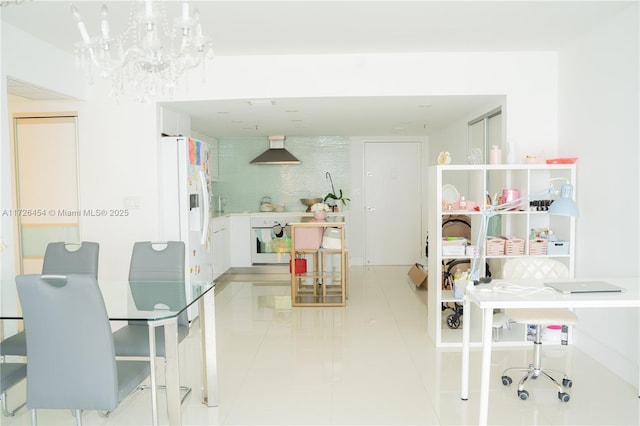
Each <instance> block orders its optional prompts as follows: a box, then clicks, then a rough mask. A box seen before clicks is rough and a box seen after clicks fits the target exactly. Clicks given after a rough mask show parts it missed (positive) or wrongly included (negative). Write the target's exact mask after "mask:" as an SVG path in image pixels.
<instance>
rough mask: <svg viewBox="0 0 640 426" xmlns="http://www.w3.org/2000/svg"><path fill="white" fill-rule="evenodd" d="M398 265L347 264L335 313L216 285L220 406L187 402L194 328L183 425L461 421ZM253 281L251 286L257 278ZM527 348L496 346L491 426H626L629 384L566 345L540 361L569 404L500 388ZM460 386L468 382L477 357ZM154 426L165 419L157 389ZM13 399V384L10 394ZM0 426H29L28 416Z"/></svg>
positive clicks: (128, 420) (417, 292) (143, 400)
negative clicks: (567, 382)
mask: <svg viewBox="0 0 640 426" xmlns="http://www.w3.org/2000/svg"><path fill="white" fill-rule="evenodd" d="M407 271H408V267H394V266H384V267H383V266H376V267H352V268H351V270H350V298H349V300H348V303H347V306H346V307H344V308H335V307H329V308H323V307H317V308H316V307H313V308H307V307H304V308H294V309H292V308H291V304H290V289H289V285H288V282H287V281H286V276H277V277H276V278H277V279H278V280H274V279H266V277H264V276H247V275H244V276H236V277H234V279H233V280H232V282H229V283H227V284H222V285H220V286H219V287H218V288H217V289H216V319H217V326H216V328H217V340H218V368H219V387H220V388H219V389H220V405H219V407H217V408H207V407H206V406H204V405H202V404H201V403H200V401H199V393H198V391H197V389H199V386H200V384H199V372H200V362H199V354H200V347H199V340H198V335H199V334H198V331H199V330H198V325H197V322H196V323H195V324H194V326H193V329H192V333H191V335H190V336H189V337H188V338H187V340H186V341H185V342H184V343H183V344H182V345H181V347H180V351H181V372H182V374H183V379H182V381H183V383H184V382H186V383H188V384H190V385H191V386H192V387H193V388H194V392H193V393H192V394H191V395H190V396H189V397H188V399H187V400H186V401H185V403H184V405H183V422H184V424H188V425H218V424H220V425H222V424H224V425H375V424H379V425H411V424H415V425H459V424H463V425H467V424H469V425H471V424H476V423H477V412H478V393H477V392H474V391H472V392H471V393H470V398H469V400H468V401H466V402H465V401H461V400H460V397H459V387H460V372H459V370H460V353H459V351H458V350H451V349H449V350H444V349H436V348H435V346H434V345H433V344H432V343H431V341H430V340H429V337H428V336H427V324H426V318H427V313H426V310H427V304H426V298H427V292H426V290H424V289H416V288H415V286H413V284H411V283H410V282H409V281H408V280H407V276H406V272H407ZM260 279H262V280H263V281H259V280H260ZM530 350H531V348H530V347H526V348H520V349H499V350H496V351H494V356H493V359H492V364H493V371H492V375H493V377H494V378H495V380H493V382H492V385H491V389H492V391H491V401H490V408H489V423H490V424H500V425H512V424H527V425H583V424H584V425H614V424H624V425H638V424H640V399H639V398H638V393H637V392H638V391H637V389H635V388H633V387H632V386H630V385H629V384H627V383H626V382H624V381H623V380H621V379H619V378H618V377H616V376H614V375H612V374H610V373H609V372H608V370H607V369H606V368H604V367H603V366H602V365H600V364H598V363H596V362H595V361H593V360H592V359H591V358H590V357H589V356H587V355H586V354H584V353H582V352H580V351H579V350H577V349H576V348H575V347H547V348H545V353H546V354H547V357H546V358H545V361H546V366H547V367H549V368H553V367H555V368H559V369H562V368H563V367H564V366H565V365H566V364H569V365H570V366H571V368H572V379H573V381H574V387H573V388H572V389H571V390H570V394H571V400H570V401H569V402H568V403H562V402H560V401H559V400H558V399H557V397H556V391H555V390H554V388H552V387H550V386H548V385H547V384H545V383H542V381H540V382H539V383H537V382H536V381H533V382H532V383H531V385H529V390H530V393H531V396H530V398H529V400H527V401H521V400H519V399H518V398H517V396H516V394H515V389H514V386H513V385H512V386H511V387H510V388H506V387H504V386H502V384H501V383H500V372H501V371H502V369H503V368H505V367H506V366H515V365H526V364H528V356H529V354H530ZM471 362H472V371H471V389H472V390H473V389H477V387H478V385H479V380H480V379H479V376H480V375H479V371H477V369H474V366H477V365H479V363H480V353H479V351H477V350H474V351H472V354H471ZM149 395H150V394H149V391H138V392H136V393H135V394H133V395H131V396H130V397H129V398H127V399H126V400H125V401H124V402H123V403H122V404H121V405H120V407H119V408H118V409H117V410H116V411H115V412H114V413H112V414H111V415H110V416H109V417H108V418H102V417H98V416H97V414H96V413H93V412H87V413H85V414H84V415H83V421H84V424H85V425H141V424H149V423H150V421H151V416H150V412H149V409H150V408H149V407H150V405H149V404H150V400H149V399H150V398H149ZM160 396H161V398H160V410H161V411H160V412H161V422H162V423H163V424H167V418H166V414H165V412H166V411H165V406H164V405H163V404H162V396H163V395H162V393H160ZM9 397H10V402H15V401H16V400H17V399H19V398H23V397H24V385H20V386H17V387H16V388H15V389H13V390H12V391H11V392H10V395H9ZM38 419H39V424H41V425H62V424H73V422H74V419H73V417H72V416H71V413H70V412H69V411H65V410H62V411H52V410H40V411H39V414H38ZM0 423H1V424H3V425H27V424H29V414H28V411H27V410H25V409H22V410H21V411H19V412H18V414H17V415H16V416H15V417H14V418H6V417H2V418H1V419H0Z"/></svg>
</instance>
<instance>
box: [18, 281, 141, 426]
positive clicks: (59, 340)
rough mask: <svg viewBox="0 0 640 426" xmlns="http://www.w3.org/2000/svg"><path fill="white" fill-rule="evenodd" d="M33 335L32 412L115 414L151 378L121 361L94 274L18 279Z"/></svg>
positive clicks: (138, 366) (29, 353) (33, 416)
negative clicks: (125, 399)
mask: <svg viewBox="0 0 640 426" xmlns="http://www.w3.org/2000/svg"><path fill="white" fill-rule="evenodd" d="M16 285H17V288H18V297H19V298H20V303H21V305H22V310H23V316H24V322H25V332H26V335H27V359H28V368H27V407H28V408H29V409H30V410H31V423H32V424H33V425H35V424H36V423H37V409H70V410H73V411H74V412H75V416H76V423H77V424H81V422H82V411H83V410H98V411H103V412H107V413H109V412H111V411H113V410H115V409H116V407H117V406H118V405H119V403H120V401H122V400H123V399H124V398H125V397H126V396H127V395H129V393H131V392H132V391H133V390H135V389H136V388H137V387H138V386H139V384H140V383H141V382H142V381H143V380H145V379H146V378H147V377H148V376H149V374H150V366H149V363H148V362H145V361H132V360H127V361H116V356H115V350H114V346H113V334H112V332H111V325H110V324H109V317H108V315H107V309H106V306H105V303H104V299H103V298H102V293H101V292H100V288H99V287H98V281H97V280H96V279H95V278H94V277H92V276H91V275H67V276H46V275H45V276H40V275H21V276H18V277H16Z"/></svg>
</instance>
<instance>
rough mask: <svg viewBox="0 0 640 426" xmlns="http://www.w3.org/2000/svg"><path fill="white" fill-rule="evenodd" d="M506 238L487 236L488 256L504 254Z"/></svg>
mask: <svg viewBox="0 0 640 426" xmlns="http://www.w3.org/2000/svg"><path fill="white" fill-rule="evenodd" d="M504 241H505V240H504V238H500V237H487V244H486V250H485V251H486V253H487V256H502V255H504Z"/></svg>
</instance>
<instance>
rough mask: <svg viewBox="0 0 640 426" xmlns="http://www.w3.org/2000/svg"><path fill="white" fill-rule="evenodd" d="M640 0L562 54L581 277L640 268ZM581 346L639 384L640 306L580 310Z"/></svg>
mask: <svg viewBox="0 0 640 426" xmlns="http://www.w3.org/2000/svg"><path fill="white" fill-rule="evenodd" d="M638 16H639V13H638V3H637V2H636V3H635V4H634V5H632V6H630V7H629V8H628V9H627V10H626V11H624V12H622V13H621V14H619V15H618V16H616V17H614V18H612V19H611V20H609V21H607V22H606V23H604V24H603V25H601V26H600V27H598V28H596V29H594V30H592V31H590V32H589V33H588V34H586V35H585V36H584V37H582V38H580V39H578V40H576V41H575V42H573V43H572V44H570V45H568V46H566V48H565V49H563V50H562V51H561V52H560V55H559V68H558V69H559V81H560V84H559V87H560V90H559V93H558V98H559V110H558V119H559V123H560V126H559V129H558V131H559V144H558V147H559V154H560V155H562V156H571V157H574V156H575V157H579V160H578V167H577V180H578V185H577V188H576V199H577V202H578V207H579V209H580V217H579V218H578V219H577V223H576V225H577V235H576V244H577V248H576V276H577V277H609V276H635V277H637V276H639V275H640V262H638V260H639V259H640V250H639V245H638V241H639V240H640V238H639V237H640V219H639V218H640V216H639V214H638V211H639V204H638V200H639V199H640V189H639V188H640V176H639V173H638V170H639V168H638V164H640V151H639V145H640V143H639V141H640V132H639V130H638V125H639V118H640V108H639V106H638V102H639V99H640V98H639V94H640V84H639V79H640V67H639V64H638V61H639V51H640V43H639V41H638V40H639V39H640V34H639V30H638V28H639V18H638ZM577 313H578V316H579V317H580V325H579V326H578V329H577V333H576V339H575V340H576V345H577V346H578V347H580V348H581V349H583V350H584V351H585V352H587V353H589V354H590V355H592V356H594V357H595V358H596V359H599V360H600V361H601V362H602V363H603V364H605V365H608V366H609V367H610V368H611V369H612V370H614V371H615V372H616V373H618V374H619V375H620V376H621V377H623V378H625V379H627V380H628V381H629V382H630V383H631V384H633V385H636V386H638V357H639V354H638V337H639V336H640V329H639V324H640V320H639V316H638V310H637V309H629V310H626V311H622V310H613V309H611V310H602V311H600V310H590V311H585V310H579V311H578V312H577Z"/></svg>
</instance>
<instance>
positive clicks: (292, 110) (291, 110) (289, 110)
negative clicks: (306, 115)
mask: <svg viewBox="0 0 640 426" xmlns="http://www.w3.org/2000/svg"><path fill="white" fill-rule="evenodd" d="M285 112H300V111H298V110H297V109H287V110H285Z"/></svg>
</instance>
